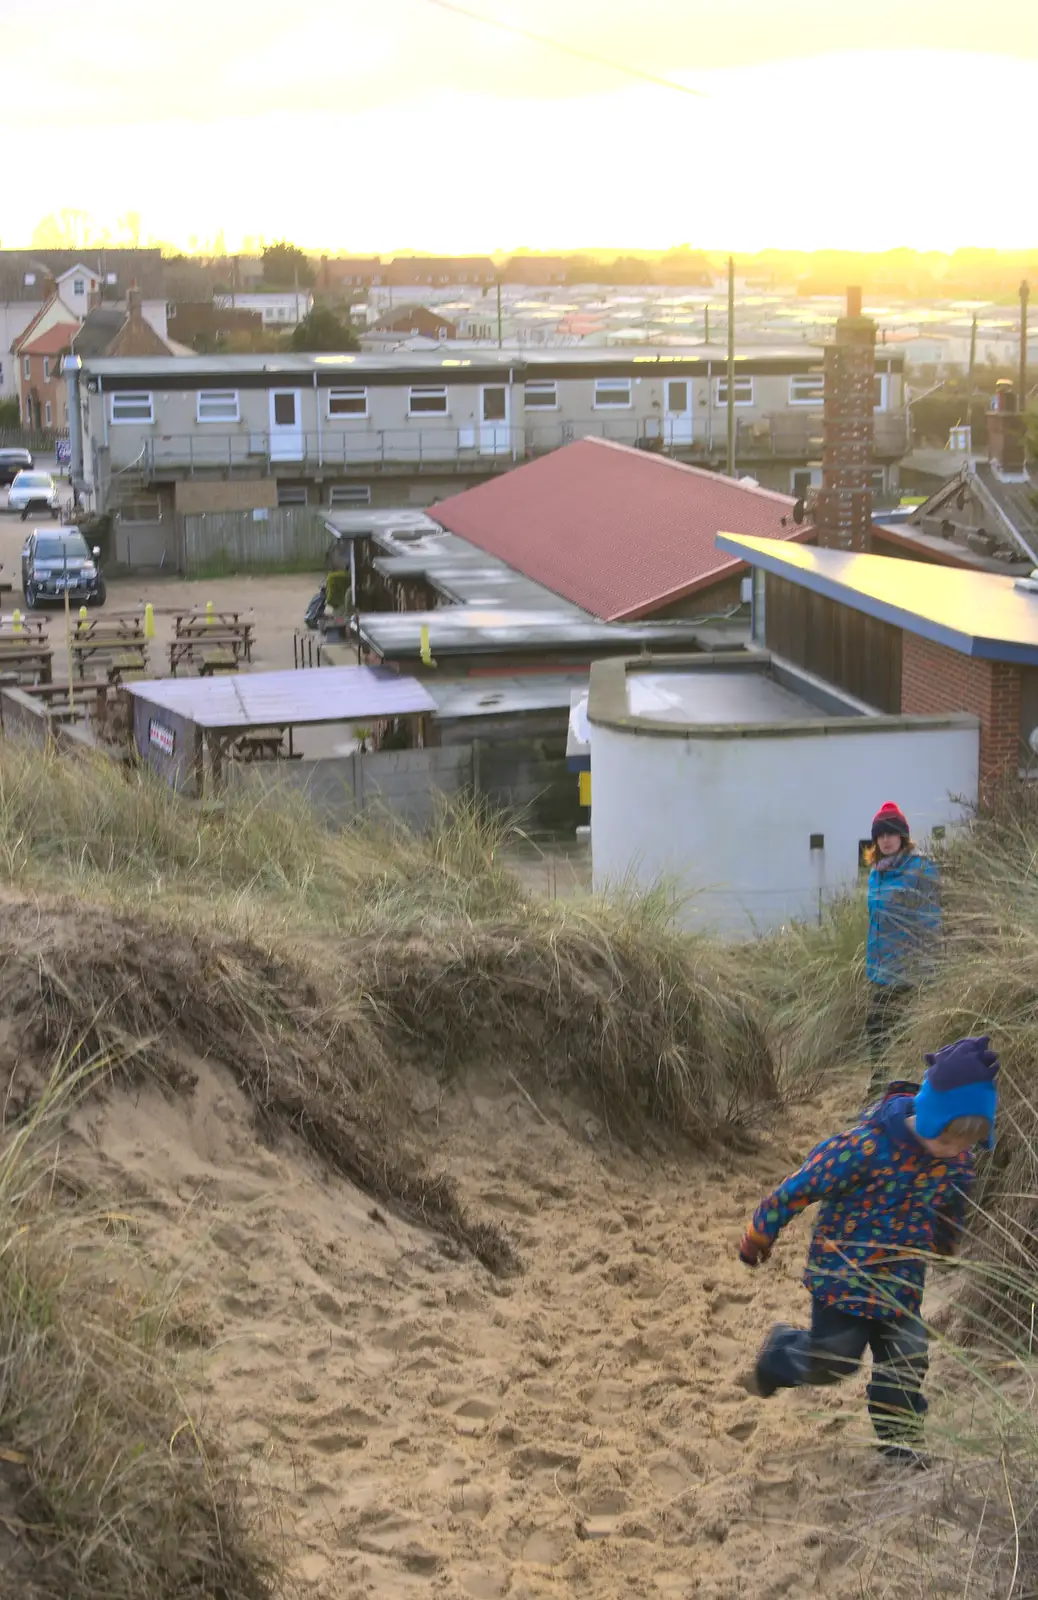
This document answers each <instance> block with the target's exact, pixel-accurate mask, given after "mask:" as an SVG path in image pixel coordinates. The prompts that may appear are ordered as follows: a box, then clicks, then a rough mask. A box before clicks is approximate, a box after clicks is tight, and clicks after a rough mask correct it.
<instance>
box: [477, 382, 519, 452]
mask: <svg viewBox="0 0 1038 1600" xmlns="http://www.w3.org/2000/svg"><path fill="white" fill-rule="evenodd" d="M509 421H510V417H509V405H508V388H507V385H506V384H503V383H488V384H484V386H483V388H482V389H481V390H480V392H479V453H480V455H482V456H501V455H507V454H508V451H509V450H510V449H511V448H512V437H511V435H512V430H511V428H510V427H509Z"/></svg>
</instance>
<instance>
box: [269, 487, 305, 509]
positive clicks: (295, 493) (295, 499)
mask: <svg viewBox="0 0 1038 1600" xmlns="http://www.w3.org/2000/svg"><path fill="white" fill-rule="evenodd" d="M283 495H284V496H287V498H285V499H282V496H283ZM300 495H302V499H300V498H299V497H300ZM277 504H278V510H279V511H283V510H290V509H291V508H292V507H293V506H308V505H309V504H310V495H309V492H308V490H307V486H306V484H305V483H284V484H282V483H279V484H278V486H277Z"/></svg>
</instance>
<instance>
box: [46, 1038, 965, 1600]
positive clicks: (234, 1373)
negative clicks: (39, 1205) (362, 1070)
mask: <svg viewBox="0 0 1038 1600" xmlns="http://www.w3.org/2000/svg"><path fill="white" fill-rule="evenodd" d="M436 1114H437V1116H438V1120H439V1130H438V1143H439V1145H440V1148H441V1151H443V1152H444V1154H445V1155H446V1157H447V1159H448V1160H449V1164H450V1167H451V1170H452V1171H454V1172H455V1173H457V1174H458V1176H459V1179H460V1181H461V1183H462V1185H463V1188H464V1190H465V1193H466V1197H467V1198H468V1199H469V1200H470V1201H471V1203H472V1205H473V1206H474V1207H477V1208H478V1209H479V1210H481V1211H482V1212H483V1213H484V1214H488V1213H489V1214H492V1215H495V1216H496V1217H497V1218H498V1219H499V1220H502V1221H503V1222H505V1224H506V1225H507V1226H508V1227H509V1228H510V1229H511V1230H512V1231H513V1233H514V1235H515V1237H516V1239H517V1241H518V1243H519V1246H520V1249H521V1251H522V1253H523V1257H524V1262H525V1272H524V1273H523V1275H522V1276H521V1277H519V1278H517V1279H514V1280H512V1281H510V1282H505V1283H501V1282H497V1281H495V1280H493V1279H492V1278H490V1277H489V1275H488V1274H487V1273H485V1272H484V1271H483V1270H482V1269H481V1268H479V1267H477V1266H475V1265H474V1264H473V1263H472V1262H471V1261H469V1260H467V1259H464V1260H452V1259H450V1258H449V1257H448V1256H446V1255H445V1254H444V1253H443V1250H442V1248H440V1247H438V1246H437V1244H436V1243H435V1242H433V1241H432V1240H431V1239H430V1238H428V1237H427V1236H425V1235H424V1234H422V1233H420V1232H417V1231H415V1230H414V1229H412V1228H409V1227H407V1226H405V1225H403V1224H401V1223H400V1222H398V1221H396V1220H395V1219H394V1218H392V1217H386V1216H384V1215H382V1214H381V1213H380V1212H378V1211H376V1210H375V1208H374V1207H373V1206H372V1204H371V1202H370V1201H369V1200H367V1199H366V1198H365V1197H364V1196H363V1195H360V1194H359V1193H358V1192H357V1191H355V1190H352V1189H351V1188H350V1187H349V1186H348V1185H344V1184H341V1183H338V1182H334V1183H333V1182H330V1181H328V1180H327V1179H326V1178H325V1177H324V1176H323V1175H322V1174H321V1172H320V1171H319V1170H318V1168H317V1167H316V1165H315V1164H314V1163H313V1162H312V1161H311V1160H310V1159H309V1157H308V1156H306V1155H305V1154H304V1153H302V1152H300V1151H299V1150H296V1149H293V1148H292V1147H290V1146H286V1147H281V1148H279V1149H278V1150H276V1151H271V1150H266V1149H264V1148H263V1147H262V1146H261V1145H259V1144H258V1143H257V1141H256V1139H255V1136H254V1134H253V1132H252V1131H251V1126H250V1121H249V1115H248V1108H247V1106H246V1104H245V1102H244V1100H243V1099H242V1097H241V1096H240V1095H239V1093H238V1091H237V1090H236V1089H235V1088H234V1086H233V1084H231V1083H230V1082H229V1080H226V1079H225V1078H224V1077H223V1076H222V1075H221V1074H220V1073H218V1072H217V1071H216V1070H215V1069H213V1068H211V1067H201V1068H200V1081H199V1089H198V1093H197V1095H196V1097H195V1100H194V1102H193V1103H190V1102H183V1101H181V1102H178V1103H177V1104H175V1105H171V1104H169V1103H168V1102H166V1101H165V1100H164V1099H163V1098H162V1097H161V1096H160V1095H159V1094H158V1093H157V1092H151V1091H145V1092H143V1093H141V1094H139V1095H138V1096H136V1097H135V1098H134V1099H130V1098H128V1097H118V1098H116V1099H114V1100H113V1101H112V1102H111V1103H110V1104H109V1105H107V1106H105V1107H103V1108H99V1107H96V1106H95V1107H92V1108H90V1109H89V1110H88V1111H84V1112H83V1113H81V1114H80V1117H79V1121H78V1124H77V1128H78V1132H79V1134H80V1135H81V1136H82V1137H81V1142H80V1143H79V1146H78V1149H77V1151H76V1156H75V1158H76V1160H77V1162H78V1164H79V1165H80V1167H81V1169H82V1171H83V1172H84V1175H86V1176H88V1177H89V1178H90V1179H91V1180H94V1181H101V1182H103V1184H104V1186H105V1187H106V1188H107V1189H115V1190H117V1191H118V1192H119V1193H120V1195H121V1196H122V1197H123V1199H124V1201H125V1200H130V1201H131V1202H132V1201H136V1202H137V1203H138V1204H139V1206H140V1208H141V1210H142V1213H143V1216H144V1220H143V1223H142V1227H141V1231H140V1235H139V1238H140V1242H141V1244H142V1247H143V1248H144V1249H145V1250H146V1251H147V1253H148V1255H149V1257H150V1258H151V1259H154V1260H160V1261H165V1262H167V1263H168V1264H169V1265H170V1267H171V1268H172V1269H173V1270H174V1271H175V1274H176V1276H177V1277H178V1278H179V1277H181V1276H182V1277H183V1281H184V1291H183V1307H182V1309H183V1313H184V1320H183V1324H182V1325H181V1326H180V1327H179V1334H180V1338H181V1342H182V1345H183V1347H184V1350H185V1361H186V1363H187V1370H188V1373H189V1374H190V1375H191V1379H192V1381H193V1382H194V1385H195V1387H196V1390H197V1392H199V1393H200V1395H201V1396H202V1400H203V1407H204V1410H205V1412H206V1413H207V1415H208V1417H209V1420H210V1423H215V1424H216V1425H217V1426H219V1427H220V1428H221V1429H223V1430H225V1431H226V1434H227V1437H228V1439H229V1442H230V1444H231V1446H232V1447H233V1448H236V1449H241V1450H244V1451H246V1452H247V1453H248V1454H249V1456H250V1457H251V1460H252V1471H253V1477H254V1480H255V1481H256V1482H257V1483H259V1484H261V1485H262V1486H264V1488H266V1489H267V1490H268V1491H270V1492H271V1493H272V1495H273V1497H274V1499H275V1502H276V1504H277V1505H278V1506H279V1507H280V1514H281V1517H282V1523H283V1529H284V1537H285V1540H286V1547H287V1550H288V1553H289V1556H290V1560H291V1565H292V1567H293V1570H294V1572H295V1573H296V1574H297V1575H298V1577H299V1578H300V1579H301V1580H302V1581H303V1583H304V1586H305V1588H306V1589H307V1591H308V1592H310V1593H312V1594H313V1595H314V1596H315V1597H327V1600H332V1597H335V1600H346V1597H351V1600H352V1597H360V1596H380V1597H386V1600H398V1597H405V1596H410V1595H416V1594H430V1595H436V1596H459V1597H460V1596H468V1597H471V1600H496V1597H499V1596H509V1597H510V1600H533V1597H539V1596H548V1595H551V1596H557V1595H574V1596H594V1597H607V1596H609V1597H612V1596H617V1597H619V1596H636V1595H638V1596H641V1595H644V1596H685V1595H696V1596H704V1597H716V1600H721V1597H729V1596H736V1595H739V1596H748V1597H758V1596H759V1597H771V1596H778V1595H786V1596H792V1597H797V1596H802V1595H803V1596H806V1595H818V1594H824V1595H830V1596H844V1595H846V1596H852V1595H853V1596H859V1595H860V1594H861V1593H862V1592H863V1590H862V1588H861V1586H860V1579H859V1570H860V1568H861V1566H862V1563H863V1562H865V1563H866V1565H871V1559H872V1558H871V1557H870V1556H869V1552H868V1550H867V1549H866V1548H865V1547H863V1546H862V1545H861V1544H860V1543H859V1542H858V1540H857V1537H856V1535H857V1534H858V1532H859V1530H860V1527H861V1525H862V1523H863V1522H864V1521H865V1520H866V1519H867V1518H870V1517H871V1518H875V1517H877V1516H879V1515H880V1514H881V1511H882V1506H883V1504H885V1502H886V1500H887V1499H888V1498H889V1493H890V1491H889V1488H888V1487H887V1483H888V1481H889V1480H886V1479H884V1478H883V1474H882V1471H881V1470H880V1469H879V1468H878V1466H877V1464H876V1463H875V1462H874V1461H873V1458H872V1456H871V1454H870V1452H869V1450H868V1448H867V1442H866V1441H867V1433H866V1430H865V1427H864V1425H863V1412H862V1406H861V1398H860V1385H858V1386H847V1387H846V1388H845V1389H844V1390H843V1391H841V1392H839V1393H836V1392H830V1393H828V1394H820V1393H817V1392H816V1393H813V1394H810V1393H803V1394H797V1395H785V1396H781V1397H779V1398H777V1399H776V1400H774V1401H772V1402H770V1403H768V1404H767V1405H761V1404H760V1403H758V1402H755V1401H753V1400H751V1399H750V1398H748V1397H747V1395H746V1394H745V1393H744V1392H743V1391H742V1390H741V1389H740V1388H739V1387H738V1385H737V1383H736V1379H737V1377H738V1374H739V1373H740V1371H741V1370H742V1369H743V1368H744V1367H745V1365H746V1363H747V1358H748V1357H749V1356H750V1355H751V1354H752V1352H753V1350H754V1349H755V1348H756V1345H757V1343H758V1342H759V1339H760V1337H761V1335H762V1333H763V1331H764V1330H765V1328H766V1326H767V1325H769V1324H770V1322H771V1321H773V1320H775V1319H776V1318H778V1317H780V1316H783V1315H786V1316H789V1315H794V1316H795V1315H798V1314H800V1313H801V1312H802V1310H803V1295H802V1292H801V1291H800V1289H799V1286H798V1285H799V1271H800V1264H801V1260H802V1253H803V1244H804V1234H803V1231H802V1225H801V1229H800V1230H797V1229H794V1230H791V1234H795V1235H796V1236H795V1237H790V1239H789V1240H788V1243H786V1245H785V1247H784V1249H783V1250H782V1252H781V1254H780V1257H779V1259H778V1260H777V1262H776V1263H775V1264H774V1265H773V1267H772V1269H770V1270H769V1271H767V1272H760V1273H758V1274H754V1275H752V1276H751V1275H750V1274H749V1273H748V1272H747V1271H746V1270H745V1269H744V1268H742V1267H741V1266H740V1265H739V1263H738V1262H737V1261H736V1260H735V1259H734V1253H733V1252H734V1247H735V1244H736V1243H737V1241H738V1238H739V1234H740V1230H741V1227H742V1225H743V1224H744V1222H745V1220H746V1216H747V1215H748V1212H749V1210H750V1209H751V1208H752V1206H753V1204H754V1203H755V1200H756V1198H757V1197H758V1194H759V1192H760V1190H761V1188H762V1187H765V1186H766V1185H767V1184H768V1182H769V1181H770V1179H771V1178H773V1177H775V1176H777V1175H778V1174H779V1173H780V1172H781V1171H782V1170H785V1169H786V1167H787V1166H788V1165H789V1164H790V1162H791V1161H792V1160H793V1159H794V1156H795V1149H796V1148H799V1149H801V1150H802V1149H803V1148H804V1147H805V1146H806V1144H807V1143H809V1142H811V1139H812V1138H813V1137H814V1136H815V1134H816V1132H817V1131H827V1130H828V1128H829V1127H830V1126H831V1125H832V1122H833V1118H834V1108H833V1107H832V1106H831V1105H830V1106H828V1107H824V1108H819V1107H817V1106H816V1107H814V1108H808V1109H807V1111H806V1112H804V1113H802V1114H801V1117H800V1119H799V1126H796V1125H794V1126H793V1127H792V1128H791V1129H789V1130H787V1133H786V1137H787V1138H790V1139H792V1141H793V1147H794V1148H791V1147H789V1146H788V1145H785V1144H784V1143H783V1140H782V1139H781V1138H778V1139H776V1140H775V1141H774V1142H773V1143H772V1144H771V1145H769V1146H768V1147H767V1148H766V1149H764V1150H762V1151H761V1152H760V1153H759V1154H757V1155H755V1156H753V1157H750V1158H746V1157H739V1158H733V1164H732V1165H731V1166H730V1167H729V1166H728V1165H717V1164H716V1163H711V1162H709V1161H708V1162H706V1163H703V1164H702V1165H699V1166H682V1167H681V1168H680V1169H678V1168H677V1167H675V1166H673V1165H672V1164H671V1163H668V1162H666V1161H656V1162H654V1163H650V1162H647V1161H642V1160H639V1159H636V1158H634V1157H631V1156H623V1157H620V1156H617V1155H615V1154H610V1155H608V1157H607V1155H606V1153H605V1152H602V1153H600V1149H599V1145H598V1144H594V1143H592V1142H591V1141H590V1140H589V1139H588V1138H587V1137H586V1136H580V1137H577V1138H574V1137H573V1136H572V1134H571V1133H569V1132H567V1131H565V1130H564V1129H563V1128H562V1127H561V1126H560V1125H557V1124H556V1123H555V1121H554V1120H552V1121H550V1122H545V1121H544V1120H542V1117H540V1116H538V1115H536V1114H535V1113H534V1112H533V1110H531V1108H530V1107H529V1106H528V1105H527V1104H525V1103H524V1102H523V1101H522V1100H521V1099H519V1098H518V1096H516V1097H509V1096H505V1097H503V1098H502V1097H501V1096H499V1095H496V1096H493V1097H491V1098H485V1099H480V1098H478V1097H477V1096H471V1097H469V1098H467V1099H465V1098H464V1097H462V1096H460V1095H459V1096H455V1097H454V1098H453V1100H452V1102H450V1103H447V1104H445V1105H441V1106H440V1107H439V1108H438V1111H437V1113H436ZM548 1114H549V1116H550V1117H552V1119H554V1117H555V1115H556V1114H557V1115H559V1116H561V1115H562V1114H563V1113H562V1108H555V1107H549V1108H548ZM432 1115H433V1113H429V1116H430V1117H431V1116H432ZM819 1120H821V1123H822V1127H821V1129H820V1130H819V1128H818V1124H819ZM599 1137H601V1136H599ZM916 1492H917V1491H916V1490H915V1489H914V1488H913V1487H912V1486H911V1485H910V1486H909V1488H908V1489H907V1490H906V1491H905V1493H906V1494H909V1495H911V1494H913V1493H916ZM884 1537H885V1539H886V1542H887V1549H886V1552H885V1564H884V1565H883V1566H882V1567H881V1568H880V1569H879V1570H878V1572H877V1573H875V1574H874V1576H873V1579H872V1585H873V1586H872V1587H871V1588H870V1589H869V1590H868V1592H869V1593H870V1594H871V1595H874V1596H880V1595H884V1594H888V1593H889V1594H891V1595H894V1594H899V1595H900V1594H904V1595H907V1594H914V1593H920V1592H921V1591H920V1590H919V1589H918V1588H917V1587H916V1586H915V1585H914V1582H913V1584H912V1586H910V1587H899V1584H900V1581H901V1580H900V1577H899V1575H898V1573H897V1570H896V1562H894V1563H893V1565H892V1564H891V1558H892V1556H893V1547H892V1546H891V1545H890V1542H889V1541H890V1537H891V1536H890V1535H889V1534H888V1535H885V1536H884ZM926 1592H927V1593H938V1592H942V1591H941V1590H940V1589H939V1588H936V1589H928V1590H927V1591H926Z"/></svg>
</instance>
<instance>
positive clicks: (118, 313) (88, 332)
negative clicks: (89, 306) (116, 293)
mask: <svg viewBox="0 0 1038 1600" xmlns="http://www.w3.org/2000/svg"><path fill="white" fill-rule="evenodd" d="M125 321H126V310H125V308H124V307H122V306H97V307H96V308H95V309H94V310H93V311H88V312H87V314H86V316H85V317H84V318H83V322H82V325H81V327H80V329H79V332H78V333H77V335H76V354H77V356H102V355H104V353H105V351H106V350H107V349H108V347H109V345H110V344H111V343H112V340H113V339H114V338H115V336H116V334H117V333H118V332H119V331H120V329H121V328H122V326H123V324H124V323H125Z"/></svg>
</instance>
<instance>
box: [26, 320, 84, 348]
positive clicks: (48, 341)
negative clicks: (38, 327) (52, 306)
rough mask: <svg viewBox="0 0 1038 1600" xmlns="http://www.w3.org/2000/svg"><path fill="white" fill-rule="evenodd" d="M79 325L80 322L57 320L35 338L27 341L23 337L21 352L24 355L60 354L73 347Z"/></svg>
mask: <svg viewBox="0 0 1038 1600" xmlns="http://www.w3.org/2000/svg"><path fill="white" fill-rule="evenodd" d="M78 326H79V324H78V323H75V322H55V323H53V324H52V325H51V327H49V328H45V329H44V330H43V332H42V333H40V334H37V336H36V338H35V339H29V340H28V341H26V340H25V338H24V337H23V338H22V341H21V343H20V344H19V346H18V351H19V354H20V355H23V356H60V355H61V354H62V352H63V351H65V350H68V349H70V348H71V345H72V341H73V339H74V338H75V337H76V329H77V327H78Z"/></svg>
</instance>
